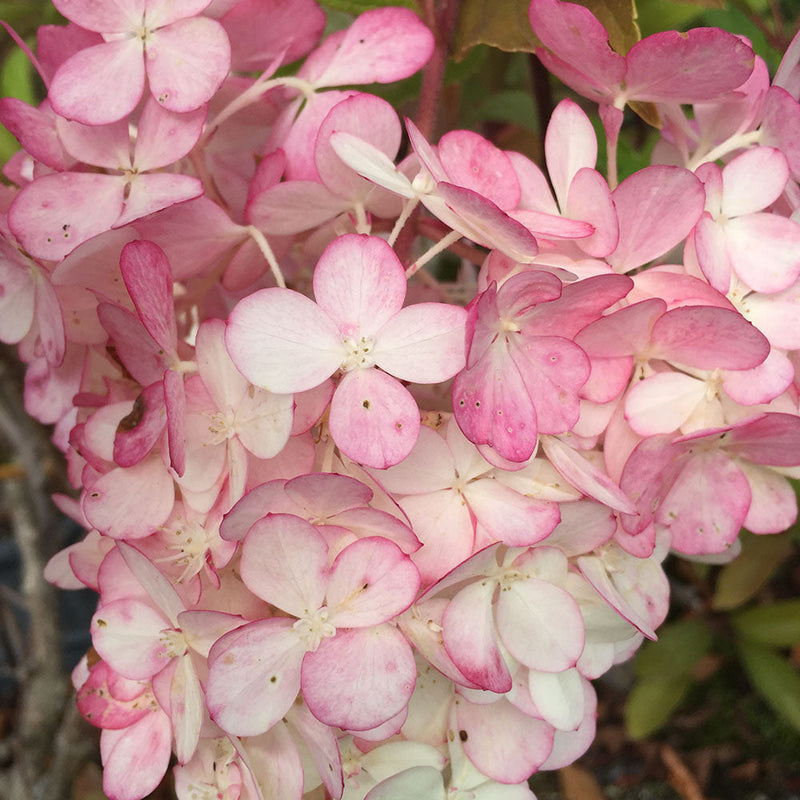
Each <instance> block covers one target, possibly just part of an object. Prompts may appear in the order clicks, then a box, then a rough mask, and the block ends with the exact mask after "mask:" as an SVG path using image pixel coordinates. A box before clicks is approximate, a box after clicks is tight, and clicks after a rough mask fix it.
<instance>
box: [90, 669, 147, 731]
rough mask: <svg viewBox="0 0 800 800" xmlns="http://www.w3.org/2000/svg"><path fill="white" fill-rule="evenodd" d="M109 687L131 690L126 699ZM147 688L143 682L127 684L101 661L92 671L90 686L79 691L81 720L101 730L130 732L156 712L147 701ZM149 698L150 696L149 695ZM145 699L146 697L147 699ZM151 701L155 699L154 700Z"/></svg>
mask: <svg viewBox="0 0 800 800" xmlns="http://www.w3.org/2000/svg"><path fill="white" fill-rule="evenodd" d="M109 684H113V685H114V688H115V690H116V689H117V688H118V687H119V686H120V685H125V688H128V689H130V691H129V692H126V693H125V694H126V695H130V696H126V697H125V699H120V698H118V697H115V696H114V695H112V694H111V691H110V687H109ZM145 692H147V688H146V686H144V685H143V684H142V683H141V682H140V681H127V679H125V678H122V677H121V676H120V675H117V674H116V673H114V672H113V671H112V670H111V668H110V667H109V666H108V664H106V662H105V661H98V662H97V664H95V665H94V666H93V667H92V668H91V670H90V671H89V677H88V678H87V680H86V682H85V683H84V684H83V685H82V686H81V687H80V689H78V695H77V698H76V701H77V706H78V710H79V711H80V712H81V716H82V717H83V718H84V719H85V720H86V721H87V722H89V723H90V724H92V725H94V726H95V727H97V728H103V729H105V728H110V729H112V730H121V729H123V728H128V727H130V726H131V725H133V723H134V722H137V721H138V720H140V719H141V718H142V717H144V716H145V715H146V714H149V713H151V711H152V708H151V707H149V704H148V703H147V702H143V701H145V699H146V698H147V695H145ZM148 694H149V693H148ZM143 695H145V696H144V697H143ZM148 699H152V696H151V697H150V698H148Z"/></svg>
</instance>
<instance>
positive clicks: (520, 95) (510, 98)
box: [469, 89, 537, 131]
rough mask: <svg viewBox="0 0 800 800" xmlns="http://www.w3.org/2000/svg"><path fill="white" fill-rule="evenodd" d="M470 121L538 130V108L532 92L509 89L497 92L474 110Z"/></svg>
mask: <svg viewBox="0 0 800 800" xmlns="http://www.w3.org/2000/svg"><path fill="white" fill-rule="evenodd" d="M469 119H470V120H479V121H486V120H489V121H492V122H513V123H514V124H515V125H519V126H521V127H523V128H529V129H531V130H534V131H535V130H536V128H537V124H536V121H537V118H536V106H535V104H534V102H533V97H532V96H531V94H530V92H525V91H522V90H521V89H509V90H506V91H501V92H495V93H493V94H491V95H489V97H487V98H486V100H485V101H484V102H483V103H481V104H480V105H478V106H477V107H476V108H474V109H473V110H472V113H471V114H470V117H469Z"/></svg>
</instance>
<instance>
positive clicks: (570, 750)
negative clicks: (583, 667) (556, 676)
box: [541, 681, 597, 770]
mask: <svg viewBox="0 0 800 800" xmlns="http://www.w3.org/2000/svg"><path fill="white" fill-rule="evenodd" d="M583 691H584V698H583V720H582V722H581V724H580V725H579V726H578V729H577V730H575V731H559V730H557V731H556V732H555V736H554V737H553V749H552V750H551V751H550V755H549V756H548V757H547V760H546V761H545V762H544V764H542V765H541V769H543V770H544V769H561V768H562V767H566V766H569V765H570V764H572V763H574V762H575V761H576V760H577V759H579V758H580V757H581V756H582V755H583V754H584V753H585V752H586V751H587V750H588V749H589V745H590V744H591V743H592V742H593V741H594V736H595V731H596V728H597V695H596V694H595V692H594V689H593V688H592V684H591V683H589V681H584V682H583Z"/></svg>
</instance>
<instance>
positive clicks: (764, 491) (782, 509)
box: [739, 463, 797, 533]
mask: <svg viewBox="0 0 800 800" xmlns="http://www.w3.org/2000/svg"><path fill="white" fill-rule="evenodd" d="M739 468H740V469H741V470H742V472H743V473H744V474H745V476H746V477H747V481H748V483H749V484H750V490H751V492H752V500H751V502H750V508H749V509H747V516H746V517H745V518H744V527H745V528H747V530H749V531H750V532H751V533H780V532H781V531H785V530H787V528H791V526H792V525H794V523H795V522H796V521H797V495H796V494H795V492H794V489H793V488H792V484H791V483H789V481H788V480H787V479H786V478H784V477H783V475H779V474H778V473H777V472H774V471H773V470H771V469H766V468H764V467H760V466H757V465H755V464H746V463H744V464H741V463H740V464H739Z"/></svg>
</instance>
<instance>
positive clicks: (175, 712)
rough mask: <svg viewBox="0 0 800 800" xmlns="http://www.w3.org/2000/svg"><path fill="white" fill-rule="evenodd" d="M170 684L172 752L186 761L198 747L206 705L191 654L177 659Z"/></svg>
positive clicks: (183, 762) (182, 762)
mask: <svg viewBox="0 0 800 800" xmlns="http://www.w3.org/2000/svg"><path fill="white" fill-rule="evenodd" d="M160 678H161V676H159V678H158V680H160ZM169 688H170V704H169V710H170V718H171V720H172V733H173V736H174V737H175V756H176V757H177V759H178V762H179V763H180V764H185V763H186V762H187V761H189V759H190V758H191V757H192V756H193V755H194V752H195V750H196V749H197V743H198V742H199V740H200V729H201V726H202V723H203V717H204V716H205V708H206V707H205V695H204V694H203V690H202V688H201V686H200V680H199V678H198V677H197V671H196V670H195V668H194V665H193V664H192V659H191V656H190V655H188V654H186V655H184V656H183V657H182V658H178V659H176V662H175V667H174V672H173V674H172V680H171V682H170V687H169Z"/></svg>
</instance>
